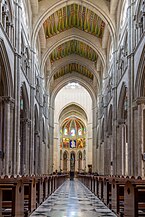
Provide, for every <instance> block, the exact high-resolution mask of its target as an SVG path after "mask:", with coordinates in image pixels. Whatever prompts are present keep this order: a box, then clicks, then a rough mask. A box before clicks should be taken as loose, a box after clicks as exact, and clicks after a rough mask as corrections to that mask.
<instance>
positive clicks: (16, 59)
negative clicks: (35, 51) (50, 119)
mask: <svg viewBox="0 0 145 217" xmlns="http://www.w3.org/2000/svg"><path fill="white" fill-rule="evenodd" d="M20 5H21V0H15V1H14V8H15V9H14V12H15V14H14V20H15V37H14V39H15V41H14V45H15V57H14V64H15V65H14V99H15V107H14V121H13V135H14V137H13V149H12V150H13V153H12V154H13V159H12V165H14V166H13V171H12V173H13V174H18V173H19V142H20V58H21V17H22V16H21V14H22V11H21V6H20Z"/></svg>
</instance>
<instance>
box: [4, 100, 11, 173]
mask: <svg viewBox="0 0 145 217" xmlns="http://www.w3.org/2000/svg"><path fill="white" fill-rule="evenodd" d="M3 101H4V114H3V115H4V125H3V127H4V140H3V142H4V144H3V145H4V174H6V175H8V174H9V170H10V168H11V159H10V156H11V151H12V147H11V141H12V138H13V137H11V136H12V134H11V104H13V103H14V100H13V99H12V98H10V97H3Z"/></svg>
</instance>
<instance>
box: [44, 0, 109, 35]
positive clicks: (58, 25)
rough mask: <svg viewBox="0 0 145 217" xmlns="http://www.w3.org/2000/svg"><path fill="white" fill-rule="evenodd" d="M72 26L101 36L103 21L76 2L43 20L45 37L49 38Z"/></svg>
mask: <svg viewBox="0 0 145 217" xmlns="http://www.w3.org/2000/svg"><path fill="white" fill-rule="evenodd" d="M72 27H76V28H78V29H81V30H83V31H85V32H88V33H90V34H92V35H94V36H96V37H99V38H102V36H103V32H104V27H105V23H104V22H103V21H102V19H101V18H100V17H99V16H98V15H97V14H95V13H94V12H92V11H91V10H89V9H87V8H86V7H84V6H82V5H77V4H72V5H68V6H66V7H63V8H61V9H60V10H58V11H56V12H55V13H54V14H52V15H51V16H50V17H49V18H48V19H47V20H46V21H45V22H44V30H45V35H46V38H50V37H52V36H54V35H56V34H58V33H61V32H63V31H65V30H67V29H70V28H72Z"/></svg>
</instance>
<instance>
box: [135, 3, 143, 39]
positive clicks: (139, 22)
mask: <svg viewBox="0 0 145 217" xmlns="http://www.w3.org/2000/svg"><path fill="white" fill-rule="evenodd" d="M144 13H145V2H144V0H140V1H138V3H137V12H136V21H135V23H136V43H138V41H139V40H140V38H141V37H142V35H143V33H144V28H145V18H144Z"/></svg>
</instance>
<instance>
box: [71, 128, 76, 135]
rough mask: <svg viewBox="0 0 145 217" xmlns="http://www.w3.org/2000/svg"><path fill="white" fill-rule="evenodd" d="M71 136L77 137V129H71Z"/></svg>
mask: <svg viewBox="0 0 145 217" xmlns="http://www.w3.org/2000/svg"><path fill="white" fill-rule="evenodd" d="M70 134H71V136H75V134H76V132H75V129H74V128H73V129H71V132H70Z"/></svg>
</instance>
